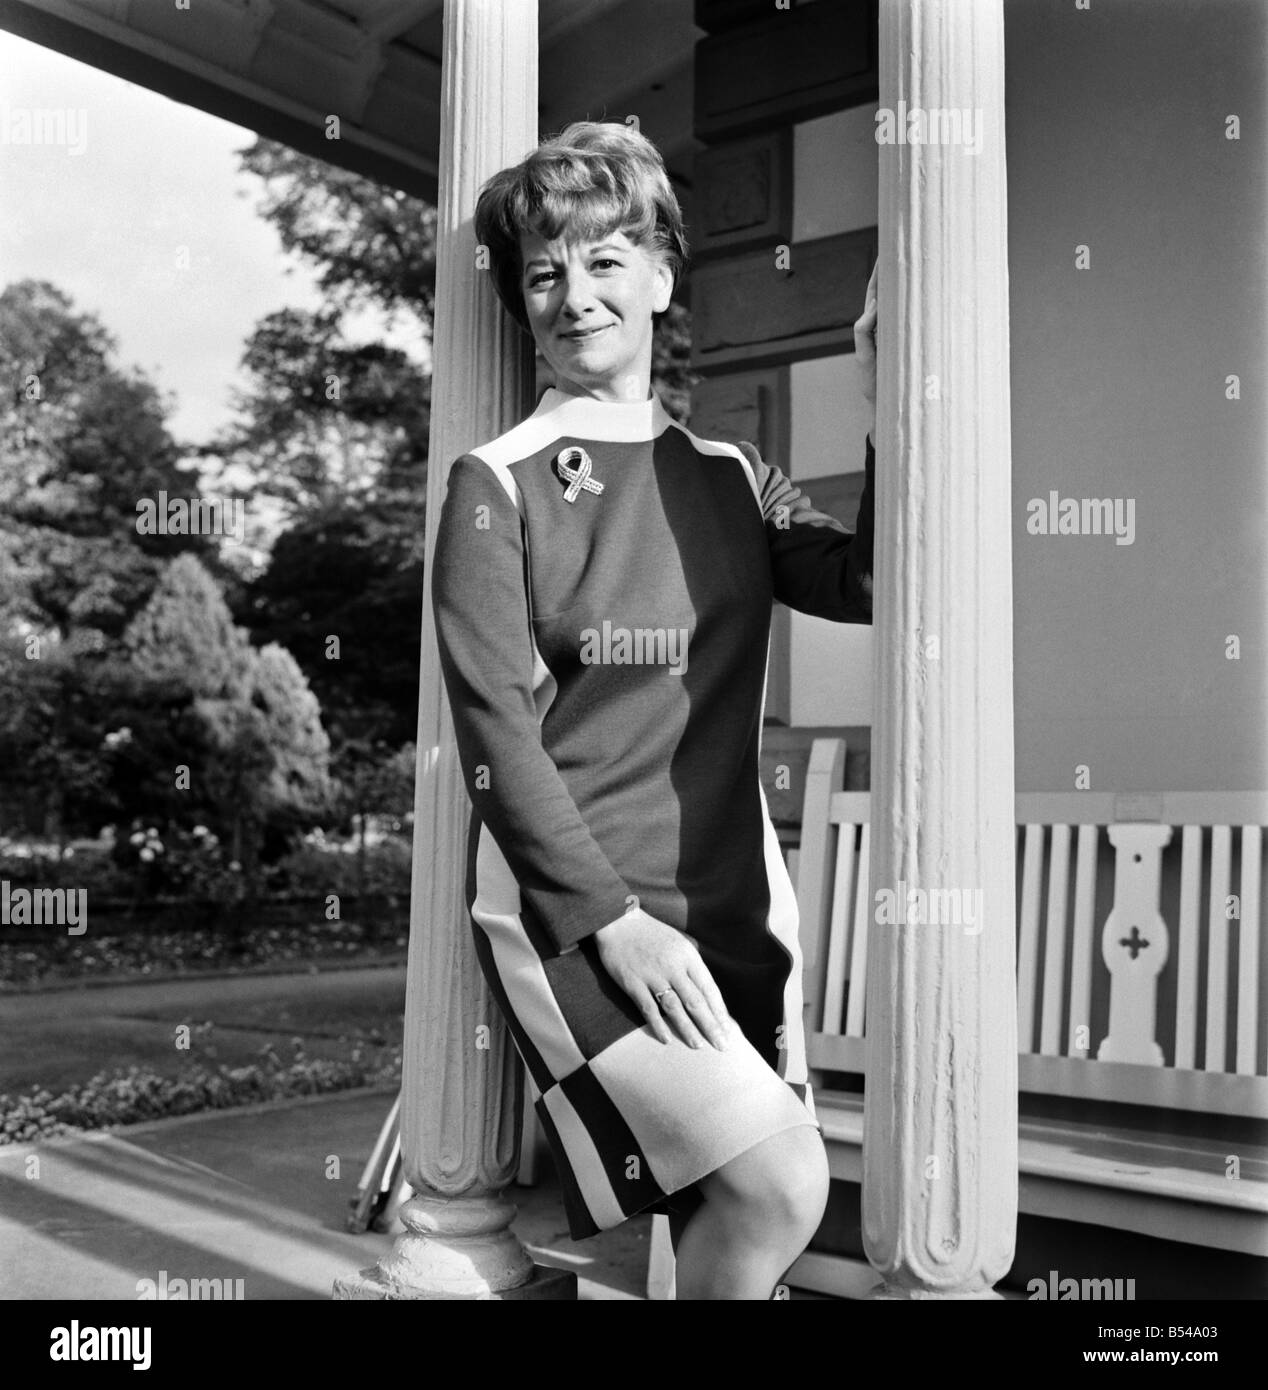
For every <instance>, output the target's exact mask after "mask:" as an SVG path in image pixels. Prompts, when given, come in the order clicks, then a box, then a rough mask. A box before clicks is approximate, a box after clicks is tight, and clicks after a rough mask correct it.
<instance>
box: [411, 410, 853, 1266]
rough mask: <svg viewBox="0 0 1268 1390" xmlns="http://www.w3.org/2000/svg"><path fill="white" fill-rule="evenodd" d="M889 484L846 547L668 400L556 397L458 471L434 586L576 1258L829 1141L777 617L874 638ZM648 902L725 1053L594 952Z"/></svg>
mask: <svg viewBox="0 0 1268 1390" xmlns="http://www.w3.org/2000/svg"><path fill="white" fill-rule="evenodd" d="M561 455H562V458H561ZM865 466H866V470H867V471H866V486H865V489H864V493H863V497H862V501H861V503H860V508H859V523H858V532H857V534H851V533H850V532H848V531H847V530H846V529H845V528H844V527H843V526H841V525H840V523H838V522H837V521H835V520H834V519H833V518H831V517H829V516H826V515H824V514H823V513H821V512H817V511H815V510H814V508H813V507H812V506H811V504H810V502H809V501H808V499H807V498H806V497H805V496H804V495H803V494H802V493H801V492H800V490H799V489H798V488H796V487H795V486H794V485H793V484H792V483H791V482H790V481H789V480H788V478H786V477H785V476H784V474H783V473H782V472H780V470H779V469H778V468H775V467H773V466H771V465H769V464H766V463H764V462H763V461H762V460H761V458H760V457H759V456H758V454H757V451H756V450H755V449H753V447H752V446H751V445H742V446H739V447H737V446H735V445H732V444H724V443H714V442H711V441H707V440H703V439H698V438H696V436H695V435H693V434H691V433H690V432H689V431H688V430H686V429H684V428H683V427H682V426H680V425H678V424H677V423H675V422H674V421H673V419H672V418H671V417H670V416H669V414H668V413H667V412H666V411H665V409H664V407H663V405H662V404H661V402H660V400H659V399H658V398H656V397H655V396H652V397H651V398H649V399H648V400H647V401H643V402H633V403H611V402H604V401H596V400H593V399H591V398H589V397H577V396H570V395H566V394H564V393H562V392H560V391H558V390H555V389H554V388H552V389H550V390H548V391H547V392H546V393H545V395H544V396H543V398H542V400H541V402H540V404H539V405H538V407H537V409H536V410H535V411H534V413H533V414H532V415H531V416H530V417H529V418H528V419H527V420H525V421H524V422H523V423H522V424H520V425H518V426H516V427H515V428H514V429H512V430H510V431H508V432H507V433H505V434H503V435H501V436H500V437H499V438H497V439H495V440H493V441H492V442H491V443H489V444H486V445H484V446H483V447H481V448H478V449H474V450H472V451H471V452H470V453H468V454H464V455H463V456H462V457H461V458H459V459H458V460H457V461H456V462H455V463H454V465H453V468H452V470H451V472H450V475H449V482H448V491H447V494H446V497H445V502H444V507H443V510H442V512H441V518H440V526H439V536H438V540H437V545H436V551H435V558H434V560H433V563H432V569H431V575H430V584H431V601H432V604H433V611H434V614H435V619H436V635H437V642H438V647H439V653H440V660H441V665H442V670H443V674H444V680H445V685H446V689H447V691H448V695H449V702H450V706H451V709H452V712H453V719H454V726H455V730H456V734H457V743H458V754H459V758H460V761H461V764H462V770H463V776H464V779H465V781H466V785H467V789H468V792H469V794H470V797H471V802H472V820H471V837H470V850H469V858H468V866H467V903H468V907H469V910H470V913H471V918H472V922H473V924H474V930H475V942H476V949H477V955H478V958H479V960H480V963H481V966H482V968H483V970H484V973H485V975H486V977H487V979H488V981H489V984H490V987H491V991H492V993H493V995H494V997H495V999H496V1000H497V1002H498V1004H499V1006H500V1007H501V1009H502V1011H503V1013H504V1015H505V1017H506V1020H507V1023H508V1024H509V1026H510V1029H511V1033H512V1036H513V1038H514V1040H515V1043H516V1046H517V1047H518V1049H519V1051H520V1054H521V1056H522V1057H523V1059H524V1063H525V1065H526V1067H527V1068H528V1071H529V1073H530V1074H531V1076H532V1077H533V1079H534V1081H535V1082H536V1084H537V1087H538V1090H539V1091H540V1092H541V1098H540V1100H539V1101H538V1102H537V1113H538V1116H539V1118H540V1122H541V1125H542V1127H543V1129H544V1131H545V1133H546V1135H547V1136H548V1138H549V1141H550V1144H551V1147H552V1149H553V1151H554V1156H555V1159H556V1162H557V1165H558V1168H559V1173H560V1178H561V1182H562V1187H563V1193H564V1200H565V1207H566V1211H567V1215H568V1221H569V1225H570V1227H571V1233H572V1237H573V1239H575V1240H579V1239H581V1238H583V1237H585V1236H588V1235H593V1234H595V1233H596V1232H597V1231H600V1230H606V1229H608V1228H609V1227H612V1226H615V1225H618V1224H619V1223H620V1222H622V1221H624V1220H625V1219H626V1218H627V1217H629V1216H632V1215H634V1214H635V1213H636V1212H640V1211H647V1210H653V1211H654V1210H658V1209H659V1210H664V1209H666V1199H667V1198H669V1197H670V1194H673V1193H679V1192H683V1191H684V1189H688V1188H690V1186H691V1184H693V1183H695V1182H697V1181H698V1180H699V1179H700V1178H702V1177H704V1176H705V1175H706V1174H708V1173H711V1172H713V1171H714V1170H715V1169H716V1168H718V1167H720V1166H721V1165H722V1164H724V1163H726V1162H728V1161H729V1160H730V1159H732V1158H734V1157H736V1156H737V1155H738V1154H740V1153H743V1152H744V1151H745V1150H746V1149H748V1148H750V1147H752V1146H753V1145H754V1144H757V1143H759V1142H761V1141H762V1140H763V1139H766V1138H768V1137H769V1136H771V1135H773V1134H777V1133H779V1132H781V1131H783V1130H786V1129H791V1128H793V1127H795V1126H797V1125H803V1124H810V1125H813V1124H814V1123H815V1120H814V1104H813V1099H812V1097H811V1094H810V1089H809V1086H808V1084H807V1073H806V1058H805V1050H804V1046H803V1033H802V1017H801V1013H802V1009H801V1005H802V999H801V952H800V950H799V947H798V942H797V905H796V900H795V897H794V894H793V889H792V885H791V882H790V880H789V877H788V873H787V871H786V869H785V866H784V861H783V857H782V855H781V853H780V849H779V844H778V840H777V838H776V835H775V831H774V828H773V827H772V825H771V821H770V816H769V813H768V811H767V807H766V798H765V795H764V792H763V790H762V786H761V782H760V778H759V768H758V751H759V739H760V734H761V726H762V713H763V705H764V699H765V680H766V663H767V654H768V645H769V631H770V620H771V602H772V599H778V600H780V601H781V602H783V603H785V604H787V605H788V606H789V607H791V608H796V609H799V610H801V611H802V612H806V613H812V614H815V615H817V616H819V617H824V618H832V619H836V620H838V621H841V622H869V621H870V620H871V602H870V598H869V596H868V592H867V585H866V584H865V582H864V577H865V576H866V575H868V574H870V571H871V566H872V479H873V470H874V462H873V455H872V450H871V446H870V444H869V445H868V447H867V453H866V464H865ZM634 897H637V900H638V903H639V904H640V905H641V906H642V907H643V908H644V909H645V910H646V911H648V912H649V913H651V915H652V916H654V917H657V918H659V919H660V920H662V921H664V922H668V923H669V924H670V925H671V926H674V927H676V928H678V929H679V930H681V931H684V932H685V933H687V935H688V936H689V937H691V938H692V939H693V940H694V941H695V943H696V945H697V946H698V947H699V950H700V952H701V955H702V956H703V958H704V961H705V963H706V964H707V965H708V967H709V970H710V971H711V972H712V974H713V977H714V979H715V980H716V981H717V983H718V987H719V989H720V990H721V991H722V994H723V997H724V998H725V1000H726V1002H727V1006H728V1008H729V1009H730V1011H731V1014H732V1016H733V1017H734V1019H735V1021H736V1022H737V1024H738V1025H739V1028H740V1030H741V1031H742V1033H743V1037H736V1038H735V1040H734V1041H733V1042H732V1043H731V1045H730V1046H729V1047H728V1048H726V1049H724V1050H722V1051H718V1050H716V1049H715V1048H713V1047H710V1046H704V1047H701V1048H698V1049H696V1048H691V1047H688V1046H687V1045H686V1044H685V1043H682V1042H680V1041H678V1040H677V1039H676V1038H675V1040H674V1041H673V1042H672V1043H670V1044H669V1045H665V1044H662V1043H660V1042H658V1041H657V1040H656V1038H655V1037H654V1036H653V1034H652V1032H651V1030H650V1028H648V1026H647V1025H646V1024H645V1022H644V1021H643V1019H642V1017H641V1016H640V1014H639V1012H638V1010H637V1009H636V1008H635V1006H634V1004H633V1002H632V1001H631V1000H630V999H629V997H628V996H627V995H626V994H625V992H624V990H622V989H621V988H620V987H619V986H618V985H617V984H616V983H615V981H614V980H612V978H611V977H610V976H609V975H608V973H607V971H606V970H605V969H604V967H603V965H602V962H601V961H600V959H599V954H598V950H597V947H596V944H595V942H594V939H593V933H594V932H595V931H597V930H598V929H599V928H600V927H603V926H605V925H607V924H608V923H609V922H613V921H615V920H616V919H617V918H619V917H621V916H622V915H623V914H624V913H625V911H626V908H627V906H628V905H629V904H630V902H631V901H632V900H633V898H634Z"/></svg>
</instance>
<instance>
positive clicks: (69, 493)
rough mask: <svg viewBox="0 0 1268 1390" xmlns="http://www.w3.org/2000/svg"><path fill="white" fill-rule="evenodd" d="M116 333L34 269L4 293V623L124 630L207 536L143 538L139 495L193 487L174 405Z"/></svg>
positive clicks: (0, 514) (0, 597) (0, 596)
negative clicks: (118, 352) (124, 363)
mask: <svg viewBox="0 0 1268 1390" xmlns="http://www.w3.org/2000/svg"><path fill="white" fill-rule="evenodd" d="M114 352H115V345H114V341H113V339H112V338H111V337H110V335H109V334H108V333H107V332H106V330H105V329H104V328H103V327H102V325H101V324H100V322H99V321H98V320H97V319H96V318H95V317H94V316H93V315H91V314H82V313H78V312H76V310H75V308H74V306H73V304H72V302H71V300H70V299H69V297H68V296H67V295H65V294H64V293H62V291H60V290H58V289H56V288H55V287H54V286H53V285H50V284H48V283H47V282H44V281H36V280H24V281H20V282H18V283H16V284H13V285H10V286H8V287H7V288H6V289H5V290H4V291H3V292H2V293H0V382H2V383H3V392H2V394H0V578H2V579H3V580H4V583H3V584H0V621H3V620H4V619H6V618H7V619H8V620H9V622H10V623H12V622H14V621H21V622H24V623H27V624H30V625H32V626H34V627H35V628H36V629H39V630H43V631H48V632H51V631H56V632H59V633H62V634H65V633H68V632H70V631H73V630H77V629H95V630H97V631H99V632H101V633H102V634H104V635H105V636H106V637H108V638H115V637H117V636H118V635H119V634H120V633H121V632H122V630H123V628H124V627H125V626H126V624H127V623H128V621H129V620H130V618H131V617H132V616H133V614H135V613H136V611H137V610H138V609H139V608H140V606H141V605H142V604H143V603H144V601H145V599H146V598H147V596H148V595H149V593H150V592H151V590H152V589H153V587H154V584H155V582H156V580H157V577H158V572H159V570H160V569H161V567H162V564H163V562H164V561H165V559H167V558H169V557H170V556H171V555H173V554H176V553H179V552H182V551H189V552H191V553H195V554H201V555H203V556H204V557H205V558H207V559H208V560H209V561H210V560H211V552H210V549H209V546H208V543H207V541H206V540H205V539H204V538H202V537H198V536H180V535H176V536H141V535H138V533H137V530H136V519H137V503H138V501H140V500H141V499H144V498H156V497H157V494H158V492H159V491H160V490H165V491H167V492H168V493H169V495H174V496H186V495H190V494H191V493H196V492H197V486H196V484H193V483H192V480H191V478H190V476H189V474H188V472H187V471H185V470H184V469H183V468H182V467H181V458H180V453H179V450H178V448H177V446H176V444H175V442H174V441H173V440H172V438H171V436H170V435H169V433H168V431H167V428H166V425H165V423H164V420H165V414H166V408H167V407H166V406H165V404H164V402H163V401H162V399H161V398H160V396H159V393H158V391H157V390H156V389H155V387H154V385H153V384H152V383H151V382H149V381H148V380H147V379H146V378H145V377H144V376H143V375H142V374H141V373H139V372H135V371H132V372H126V371H123V370H122V369H120V368H119V367H117V366H116V365H115V364H114V362H113V357H114Z"/></svg>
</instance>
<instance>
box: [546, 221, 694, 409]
mask: <svg viewBox="0 0 1268 1390" xmlns="http://www.w3.org/2000/svg"><path fill="white" fill-rule="evenodd" d="M520 256H521V263H522V264H523V267H524V278H523V281H522V284H523V290H524V308H525V310H526V311H527V314H528V322H529V326H530V327H531V328H532V330H533V337H534V338H535V339H536V340H537V346H538V347H539V348H540V349H541V353H542V356H543V357H545V359H546V361H547V362H549V363H550V365H551V367H552V368H553V369H554V372H555V385H556V386H557V387H558V389H559V390H561V391H566V392H568V393H569V394H571V395H575V396H594V397H596V398H597V399H599V400H613V401H641V400H646V399H647V397H648V394H649V392H650V390H651V371H652V314H653V313H663V312H664V310H666V309H667V308H668V307H669V297H670V294H671V293H672V291H673V283H674V282H673V273H672V272H671V271H670V269H669V267H668V266H667V265H666V264H665V263H664V261H663V260H662V259H661V258H660V256H658V255H656V254H654V253H652V252H649V251H645V250H644V249H643V248H642V247H641V246H636V245H635V244H634V243H633V242H632V241H630V240H629V238H628V237H627V236H626V235H625V233H624V232H609V233H607V234H606V235H605V236H601V237H599V238H598V239H597V240H595V241H582V242H567V241H563V240H557V241H545V240H544V239H543V238H542V237H540V236H538V235H537V234H536V233H525V234H523V235H522V236H521V237H520Z"/></svg>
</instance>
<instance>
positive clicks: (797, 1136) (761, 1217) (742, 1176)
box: [670, 1125, 828, 1300]
mask: <svg viewBox="0 0 1268 1390" xmlns="http://www.w3.org/2000/svg"><path fill="white" fill-rule="evenodd" d="M700 1190H701V1193H702V1194H703V1196H704V1201H703V1202H702V1203H701V1205H700V1206H699V1207H698V1208H697V1209H696V1211H695V1212H693V1213H692V1214H691V1216H690V1218H689V1219H688V1220H687V1221H686V1224H685V1226H682V1227H681V1228H680V1229H677V1230H676V1229H675V1222H674V1220H673V1218H671V1220H670V1231H671V1236H672V1238H673V1241H674V1255H675V1260H676V1266H677V1297H678V1298H680V1299H762V1300H765V1299H769V1298H770V1296H771V1294H772V1293H773V1292H774V1289H775V1285H776V1283H777V1282H778V1281H779V1278H780V1276H781V1275H782V1274H783V1273H784V1272H785V1271H786V1270H787V1269H788V1267H789V1266H790V1265H791V1264H792V1263H793V1261H794V1260H795V1259H796V1258H797V1256H798V1255H800V1254H801V1252H802V1251H803V1250H804V1249H805V1248H806V1246H807V1245H808V1244H809V1243H810V1239H811V1237H812V1236H813V1235H814V1233H815V1231H816V1230H817V1229H818V1226H819V1222H820V1221H821V1220H822V1219H823V1211H824V1208H825V1206H826V1205H827V1201H828V1158H827V1154H826V1153H825V1151H824V1147H823V1140H822V1139H821V1138H820V1136H819V1132H818V1130H816V1129H815V1128H813V1127H812V1126H810V1125H799V1126H798V1127H797V1128H796V1129H787V1130H784V1131H783V1132H782V1133H781V1134H773V1135H771V1137H770V1138H769V1139H765V1140H763V1141H762V1143H760V1144H755V1145H754V1146H753V1147H752V1148H751V1149H747V1150H745V1152H744V1153H742V1154H740V1155H739V1157H737V1158H733V1159H732V1160H731V1161H730V1163H724V1164H723V1165H722V1167H721V1168H719V1169H718V1170H717V1172H715V1173H710V1174H709V1176H708V1177H707V1178H703V1179H702V1180H701V1182H700Z"/></svg>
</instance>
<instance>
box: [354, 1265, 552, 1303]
mask: <svg viewBox="0 0 1268 1390" xmlns="http://www.w3.org/2000/svg"><path fill="white" fill-rule="evenodd" d="M332 1296H333V1298H334V1299H335V1300H336V1301H345V1300H349V1299H352V1300H357V1301H361V1302H365V1301H372V1300H376V1299H383V1300H393V1301H395V1300H398V1299H400V1300H405V1299H437V1300H442V1301H445V1302H454V1301H462V1302H467V1303H486V1302H493V1301H498V1302H508V1301H513V1300H523V1301H525V1302H528V1301H532V1300H535V1299H546V1300H557V1301H561V1302H575V1301H576V1298H577V1276H576V1274H575V1273H574V1272H573V1271H572V1270H570V1269H554V1268H552V1267H551V1266H550V1265H539V1264H534V1265H533V1273H532V1276H531V1277H530V1278H529V1280H528V1282H527V1283H526V1284H520V1285H519V1286H518V1287H517V1288H514V1289H503V1290H502V1291H501V1292H500V1293H476V1294H472V1293H440V1292H436V1291H434V1290H429V1289H416V1288H408V1287H406V1286H405V1285H404V1284H393V1283H392V1282H391V1281H390V1280H388V1279H385V1278H384V1277H383V1272H382V1271H381V1270H380V1269H379V1267H378V1266H377V1265H371V1266H370V1268H369V1269H363V1270H361V1271H360V1272H359V1273H358V1274H353V1275H349V1276H348V1277H347V1278H344V1279H336V1280H335V1287H334V1294H333V1295H332Z"/></svg>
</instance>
